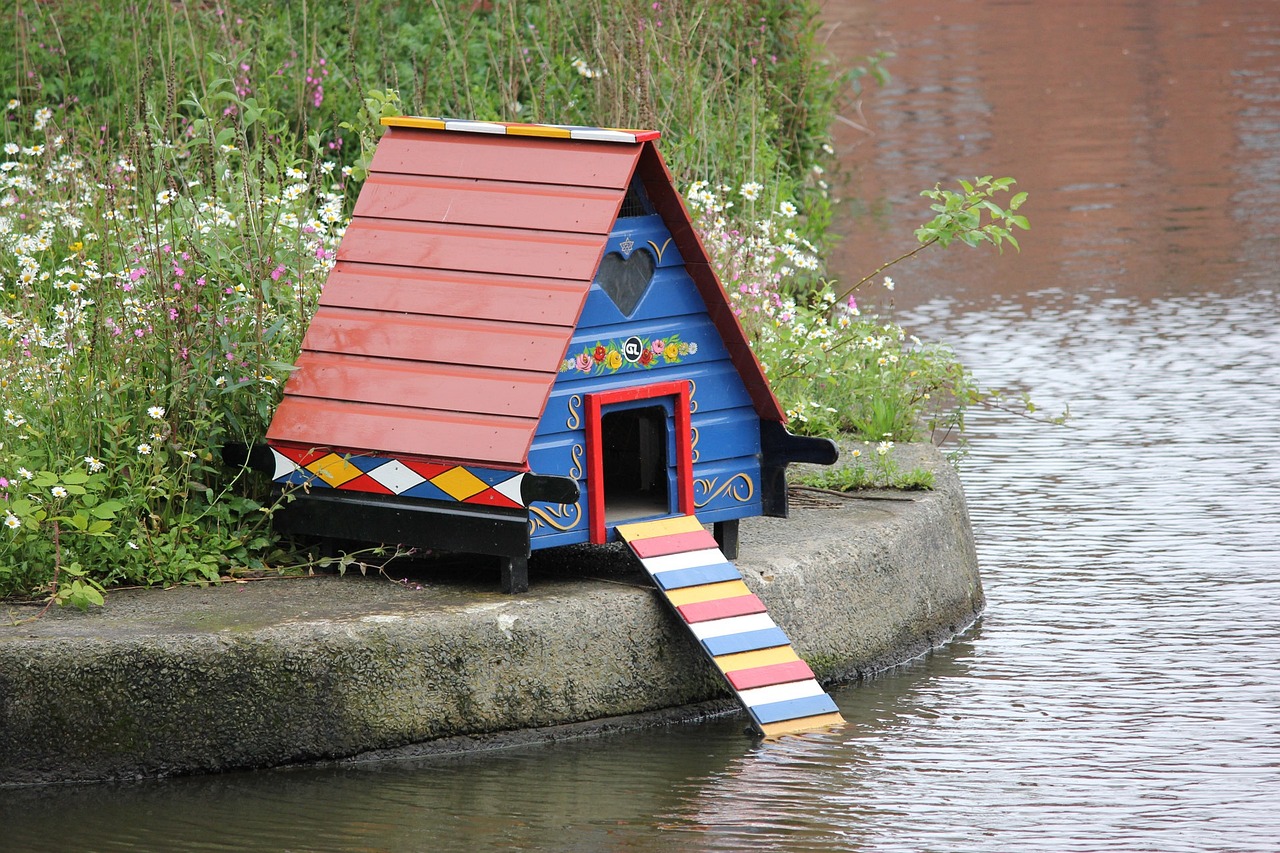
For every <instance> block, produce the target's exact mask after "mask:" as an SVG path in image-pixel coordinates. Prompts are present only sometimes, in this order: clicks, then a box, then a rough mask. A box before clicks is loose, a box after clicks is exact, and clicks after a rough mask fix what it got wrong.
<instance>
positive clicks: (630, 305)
mask: <svg viewBox="0 0 1280 853" xmlns="http://www.w3.org/2000/svg"><path fill="white" fill-rule="evenodd" d="M657 266H658V262H657V261H656V260H654V258H653V254H652V253H650V251H649V250H648V249H636V250H635V251H634V252H632V253H631V254H630V255H629V256H628V257H626V258H624V257H622V255H621V254H620V253H618V252H610V253H609V254H607V255H605V256H604V260H603V261H601V262H600V271H599V272H598V273H596V283H597V284H599V285H600V289H601V290H603V291H604V292H605V293H607V294H608V295H609V298H610V299H612V300H613V304H614V305H617V306H618V310H619V311H621V312H622V314H623V316H625V317H630V316H631V315H632V314H633V313H634V312H635V310H636V306H637V305H639V304H640V300H641V299H643V298H644V294H645V291H647V290H648V289H649V282H651V281H653V271H654V269H655V268H657Z"/></svg>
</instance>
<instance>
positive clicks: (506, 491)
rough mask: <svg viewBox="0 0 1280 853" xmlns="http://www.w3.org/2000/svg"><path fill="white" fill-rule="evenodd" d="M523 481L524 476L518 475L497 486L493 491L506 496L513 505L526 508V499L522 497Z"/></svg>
mask: <svg viewBox="0 0 1280 853" xmlns="http://www.w3.org/2000/svg"><path fill="white" fill-rule="evenodd" d="M522 480H524V474H516V475H515V476H514V477H512V478H511V479H510V480H503V481H502V482H501V483H498V484H496V485H495V486H494V487H493V490H494V491H495V492H498V493H499V494H501V495H504V496H506V497H507V498H508V499H510V500H511V502H512V503H518V504H520V505H521V506H524V498H522V497H520V482H521V481H522Z"/></svg>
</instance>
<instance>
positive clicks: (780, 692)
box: [738, 678, 826, 708]
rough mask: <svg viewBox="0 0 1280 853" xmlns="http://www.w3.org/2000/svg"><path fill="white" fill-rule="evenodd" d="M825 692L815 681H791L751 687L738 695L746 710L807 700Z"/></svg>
mask: <svg viewBox="0 0 1280 853" xmlns="http://www.w3.org/2000/svg"><path fill="white" fill-rule="evenodd" d="M825 693H826V691H825V690H823V689H822V685H821V684H819V683H818V682H817V681H816V680H815V679H812V678H810V679H809V680H807V681H793V682H791V683H789V684H771V685H769V686H768V687H753V688H751V689H750V690H743V691H740V692H739V693H738V698H739V699H741V700H742V704H744V705H746V706H747V707H748V708H754V707H755V706H757V705H768V704H769V703H770V702H786V701H788V700H790V699H807V698H808V697H810V696H822V695H823V694H825Z"/></svg>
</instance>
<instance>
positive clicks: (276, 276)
mask: <svg viewBox="0 0 1280 853" xmlns="http://www.w3.org/2000/svg"><path fill="white" fill-rule="evenodd" d="M282 275H284V264H280V266H278V267H276V268H275V269H273V270H272V271H271V280H272V281H279V280H280V276H282Z"/></svg>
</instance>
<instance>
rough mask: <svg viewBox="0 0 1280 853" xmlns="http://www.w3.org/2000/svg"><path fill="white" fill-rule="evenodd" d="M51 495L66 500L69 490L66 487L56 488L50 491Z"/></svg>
mask: <svg viewBox="0 0 1280 853" xmlns="http://www.w3.org/2000/svg"><path fill="white" fill-rule="evenodd" d="M49 494H51V495H53V496H54V497H55V498H65V497H66V496H67V490H66V488H65V487H64V486H54V487H53V488H51V489H49Z"/></svg>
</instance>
